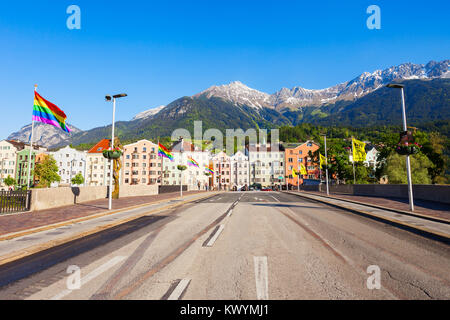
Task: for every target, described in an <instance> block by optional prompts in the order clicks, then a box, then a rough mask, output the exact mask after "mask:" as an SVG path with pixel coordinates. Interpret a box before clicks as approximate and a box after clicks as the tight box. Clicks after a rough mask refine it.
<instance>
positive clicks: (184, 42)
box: [0, 0, 450, 138]
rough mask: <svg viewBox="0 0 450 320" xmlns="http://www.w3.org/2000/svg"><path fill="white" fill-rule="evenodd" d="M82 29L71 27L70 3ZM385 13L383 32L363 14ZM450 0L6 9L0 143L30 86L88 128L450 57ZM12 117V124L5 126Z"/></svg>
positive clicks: (21, 121) (25, 112) (29, 98)
mask: <svg viewBox="0 0 450 320" xmlns="http://www.w3.org/2000/svg"><path fill="white" fill-rule="evenodd" d="M71 4H76V5H78V6H79V7H80V8H81V30H69V29H67V27H66V20H67V18H68V16H69V15H68V14H67V13H66V9H67V7H68V6H69V5H71ZM371 4H376V5H379V6H380V8H381V30H368V29H367V27H366V20H367V18H368V16H369V15H368V14H366V9H367V7H368V6H369V5H371ZM449 11H450V1H448V0H441V1H439V0H428V1H406V0H405V1H403V0H397V1H379V0H370V1H366V0H355V1H351V0H346V1H338V0H336V1H325V0H323V1H306V0H302V1H299V0H297V1H282V0H277V1H262V0H259V1H253V0H247V1H246V0H239V1H234V0H228V1H215V0H208V1H195V0H189V1H188V0H184V1H151V0H146V1H135V0H128V1H111V0H110V1H106V0H104V1H103V0H102V1H96V0H89V1H85V0H70V1H65V0H58V1H55V0H47V1H20V0H18V1H2V3H1V5H0V39H1V47H0V70H1V75H2V76H1V77H0V88H1V89H0V90H1V96H2V103H1V107H0V111H1V116H2V121H1V125H0V138H6V137H7V136H8V135H9V134H10V133H11V132H13V131H16V130H18V129H19V128H20V127H21V126H23V125H25V124H27V123H29V122H30V121H31V111H32V102H33V85H34V84H35V83H37V84H38V85H39V88H38V91H39V92H40V94H41V95H43V96H44V97H45V98H47V99H48V100H50V101H52V102H54V103H55V104H57V105H58V106H60V108H61V109H63V110H64V111H65V112H66V114H67V115H68V121H69V122H70V123H72V124H74V125H75V126H77V127H79V128H81V129H90V128H93V127H95V126H102V125H106V124H109V123H110V122H111V109H112V108H111V104H107V103H106V102H104V95H105V94H108V93H111V94H115V93H119V92H126V93H128V95H129V97H127V98H124V99H121V100H120V102H119V104H118V110H117V114H116V118H117V119H118V120H129V119H131V118H132V117H133V116H134V115H135V114H136V113H138V112H140V111H143V110H146V109H149V108H153V107H156V106H159V105H162V104H168V103H170V102H171V101H173V100H175V99H177V98H179V97H181V96H184V95H193V94H195V93H198V92H200V91H202V90H204V89H206V88H208V87H210V86H211V85H214V84H225V83H229V82H231V81H234V80H240V81H242V82H243V83H245V84H247V85H248V86H250V87H252V88H255V89H258V90H261V91H265V92H267V93H273V92H275V91H277V90H279V89H280V88H282V87H289V88H290V87H293V86H302V87H305V88H310V89H319V88H325V87H329V86H332V85H335V84H337V83H340V82H343V81H347V80H350V79H352V78H353V77H355V76H357V75H359V74H360V73H362V72H364V71H373V70H376V69H383V68H386V67H390V66H392V65H397V64H400V63H403V62H413V63H427V62H428V61H429V60H443V59H448V58H450V57H449V53H450V23H449V19H448V14H449ZM5 118H6V120H5Z"/></svg>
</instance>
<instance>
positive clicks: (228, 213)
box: [227, 209, 233, 217]
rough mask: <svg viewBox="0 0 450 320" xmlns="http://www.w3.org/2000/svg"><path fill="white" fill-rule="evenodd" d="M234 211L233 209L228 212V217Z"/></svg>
mask: <svg viewBox="0 0 450 320" xmlns="http://www.w3.org/2000/svg"><path fill="white" fill-rule="evenodd" d="M232 212H233V209H231V210H230V211H229V212H228V214H227V217H229V216H231V213H232Z"/></svg>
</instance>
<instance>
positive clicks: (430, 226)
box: [289, 191, 450, 242]
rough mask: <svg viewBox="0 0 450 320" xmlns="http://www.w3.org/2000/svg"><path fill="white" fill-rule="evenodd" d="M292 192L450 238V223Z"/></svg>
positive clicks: (316, 195)
mask: <svg viewBox="0 0 450 320" xmlns="http://www.w3.org/2000/svg"><path fill="white" fill-rule="evenodd" d="M289 193H291V194H298V195H300V196H302V197H306V198H308V199H313V200H319V201H321V202H326V203H329V204H332V205H336V206H338V207H341V208H345V209H349V210H352V211H356V212H360V213H363V214H366V215H369V216H371V217H376V218H378V219H382V220H385V221H389V222H392V223H395V224H400V225H402V226H406V227H409V228H412V229H415V230H419V231H421V232H425V233H428V234H432V235H436V236H439V237H441V238H442V239H445V241H446V242H448V241H449V240H450V224H447V223H442V222H436V221H431V220H427V219H423V218H421V217H418V216H412V215H408V214H400V213H397V212H393V211H390V210H386V209H382V208H375V207H370V206H367V205H366V204H362V203H360V204H357V203H353V202H348V201H345V200H344V199H339V198H338V197H324V196H323V195H322V194H320V193H313V192H298V191H290V192H289Z"/></svg>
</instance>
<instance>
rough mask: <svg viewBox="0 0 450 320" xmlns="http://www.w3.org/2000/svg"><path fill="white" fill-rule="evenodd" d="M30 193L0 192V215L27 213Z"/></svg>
mask: <svg viewBox="0 0 450 320" xmlns="http://www.w3.org/2000/svg"><path fill="white" fill-rule="evenodd" d="M30 204H31V191H0V214H4V213H12V212H23V211H29V210H30Z"/></svg>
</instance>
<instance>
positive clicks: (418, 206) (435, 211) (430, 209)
mask: <svg viewBox="0 0 450 320" xmlns="http://www.w3.org/2000/svg"><path fill="white" fill-rule="evenodd" d="M302 192H305V193H310V194H316V195H321V196H324V195H326V194H324V193H323V192H310V191H308V192H306V191H302ZM330 197H332V198H335V199H342V200H353V201H358V202H363V203H367V204H374V205H377V206H382V207H386V208H391V209H397V210H403V211H409V202H408V199H400V198H381V197H368V196H354V195H348V194H330ZM414 212H415V213H419V214H423V215H427V216H432V217H436V218H443V219H448V220H450V205H448V204H444V203H437V202H432V201H424V200H417V199H416V200H414Z"/></svg>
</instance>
